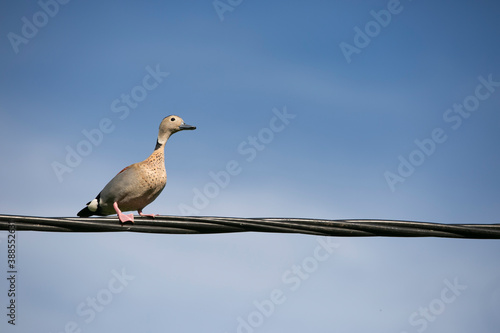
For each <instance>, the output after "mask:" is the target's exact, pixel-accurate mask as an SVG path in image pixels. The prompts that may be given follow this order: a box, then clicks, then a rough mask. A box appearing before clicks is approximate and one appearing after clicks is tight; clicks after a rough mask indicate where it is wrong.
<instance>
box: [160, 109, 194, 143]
mask: <svg viewBox="0 0 500 333" xmlns="http://www.w3.org/2000/svg"><path fill="white" fill-rule="evenodd" d="M194 129H196V127H195V126H191V125H188V124H186V123H185V122H184V120H182V118H181V117H179V116H175V115H171V116H168V117H165V118H163V120H162V121H161V123H160V131H159V132H158V141H157V144H156V147H157V148H158V146H162V145H164V144H165V143H166V142H167V140H168V138H169V137H170V136H171V135H172V134H174V133H176V132H179V131H183V130H194Z"/></svg>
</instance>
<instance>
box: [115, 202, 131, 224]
mask: <svg viewBox="0 0 500 333" xmlns="http://www.w3.org/2000/svg"><path fill="white" fill-rule="evenodd" d="M113 208H114V209H115V211H116V214H118V219H119V220H120V222H121V223H125V222H132V223H134V214H132V213H131V214H123V213H122V211H121V210H120V208H118V203H117V202H116V201H115V202H114V203H113Z"/></svg>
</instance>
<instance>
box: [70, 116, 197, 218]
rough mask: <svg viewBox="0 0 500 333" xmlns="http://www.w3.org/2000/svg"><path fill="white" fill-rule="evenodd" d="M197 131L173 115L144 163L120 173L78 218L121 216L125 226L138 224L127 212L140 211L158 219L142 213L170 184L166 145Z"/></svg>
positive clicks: (163, 126) (162, 126) (136, 164)
mask: <svg viewBox="0 0 500 333" xmlns="http://www.w3.org/2000/svg"><path fill="white" fill-rule="evenodd" d="M195 129H196V127H195V126H191V125H187V124H186V123H184V120H182V118H181V117H179V116H176V115H170V116H168V117H165V118H163V120H162V121H161V123H160V129H159V131H158V138H157V140H156V146H155V149H154V151H153V153H152V154H151V155H150V156H149V157H148V158H146V159H145V160H144V161H142V162H139V163H135V164H132V165H129V166H128V167H126V168H124V169H123V170H122V171H120V172H118V174H117V175H116V176H115V177H114V178H113V179H111V180H110V181H109V183H108V184H107V185H106V186H104V188H103V189H102V191H101V192H99V194H98V195H97V196H96V197H95V199H93V200H92V201H89V202H88V203H87V205H86V207H85V208H83V209H82V210H80V211H79V212H78V213H77V215H78V216H80V217H89V216H92V215H99V216H106V215H112V214H117V215H118V219H119V220H120V222H121V223H122V224H124V223H125V222H132V223H134V214H132V213H131V214H124V213H122V212H123V211H135V210H136V211H137V212H138V213H139V215H140V216H146V217H153V218H154V217H155V216H157V215H158V214H143V213H142V210H143V209H144V207H146V206H147V205H149V204H150V203H152V202H153V201H154V200H155V199H156V198H157V197H158V195H160V193H161V191H162V190H163V188H164V187H165V185H166V183H167V172H166V170H165V144H166V143H167V140H168V138H170V136H171V135H172V134H174V133H177V132H179V131H184V130H195Z"/></svg>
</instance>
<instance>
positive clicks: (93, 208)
mask: <svg viewBox="0 0 500 333" xmlns="http://www.w3.org/2000/svg"><path fill="white" fill-rule="evenodd" d="M98 206H99V205H98V203H97V199H94V200H92V201H91V202H90V203H89V204H88V206H87V207H88V208H89V210H90V211H91V212H95V211H96V210H97V207H98Z"/></svg>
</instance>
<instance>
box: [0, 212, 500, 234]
mask: <svg viewBox="0 0 500 333" xmlns="http://www.w3.org/2000/svg"><path fill="white" fill-rule="evenodd" d="M9 225H14V227H15V229H16V230H30V231H46V232H82V233H83V232H125V231H128V232H142V233H162V234H213V233H228V232H272V233H300V234H308V235H322V236H337V237H372V236H383V237H444V238H470V239H500V224H443V223H430V222H416V221H400V220H370V219H361V220H360V219H356V220H324V219H306V218H239V217H215V216H156V217H155V218H154V219H152V218H139V217H137V218H136V219H135V223H134V224H132V223H125V224H123V225H122V224H121V223H120V221H119V220H118V218H117V217H98V218H72V217H38V216H18V215H0V230H9Z"/></svg>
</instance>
